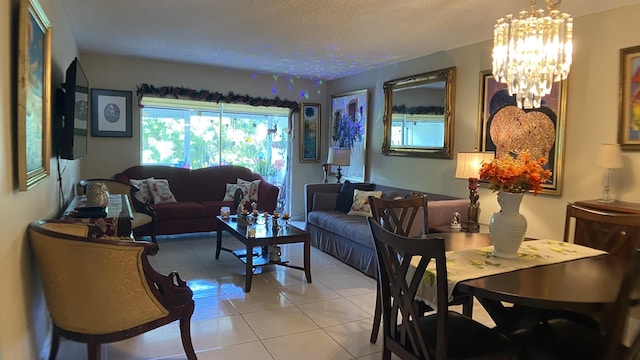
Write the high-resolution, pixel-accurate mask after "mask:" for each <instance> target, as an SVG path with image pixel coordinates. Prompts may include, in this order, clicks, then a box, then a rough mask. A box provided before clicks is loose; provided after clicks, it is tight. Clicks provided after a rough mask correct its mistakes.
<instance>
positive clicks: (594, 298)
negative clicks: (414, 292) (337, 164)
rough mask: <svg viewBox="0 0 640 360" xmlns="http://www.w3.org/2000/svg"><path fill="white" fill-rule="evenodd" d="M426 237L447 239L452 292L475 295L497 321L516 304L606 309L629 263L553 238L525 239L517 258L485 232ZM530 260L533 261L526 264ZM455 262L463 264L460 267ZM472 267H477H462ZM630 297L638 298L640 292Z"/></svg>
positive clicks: (501, 321) (503, 319)
mask: <svg viewBox="0 0 640 360" xmlns="http://www.w3.org/2000/svg"><path fill="white" fill-rule="evenodd" d="M428 237H443V238H444V239H445V244H447V245H448V246H445V248H446V249H447V254H446V255H447V273H448V279H449V280H448V281H449V284H450V286H451V287H452V288H451V289H449V291H450V295H451V296H461V295H471V296H473V297H475V298H476V299H478V301H479V302H480V303H481V304H482V306H483V307H484V308H485V310H486V311H487V312H488V313H489V315H490V316H491V318H492V320H493V321H494V322H495V323H496V325H498V326H500V325H503V324H506V323H507V322H508V320H509V319H508V318H507V317H508V311H506V309H507V307H508V306H512V305H513V306H527V307H532V308H540V309H563V310H571V311H576V312H581V313H585V314H593V313H595V312H599V311H602V310H603V309H605V308H606V307H607V306H611V305H612V304H614V303H615V301H616V297H617V293H618V289H619V287H620V284H621V282H622V278H623V277H624V272H625V269H626V260H625V259H623V258H620V257H617V256H614V255H609V254H607V253H606V252H603V251H600V250H597V249H592V248H587V247H584V246H580V245H575V244H573V243H567V242H561V241H555V240H548V239H541V240H530V241H525V242H523V244H522V245H521V247H520V250H519V256H518V259H500V258H497V257H493V256H492V255H491V250H492V246H491V240H490V237H489V234H487V233H442V234H439V233H437V234H433V233H432V234H429V236H428ZM476 255H480V256H479V257H475V256H476ZM461 259H462V260H461ZM478 259H482V260H478ZM480 261H482V263H480ZM527 261H531V263H530V264H527V265H522V264H526V262H527ZM456 262H460V265H463V266H462V267H461V268H457V269H456V265H455V263H456ZM479 267H486V268H487V271H488V274H483V271H485V270H484V269H481V270H479V272H478V270H477V268H479ZM469 268H473V269H474V270H472V271H470V272H468V271H465V270H464V269H469ZM492 268H501V269H492ZM427 271H433V270H429V268H428V269H427ZM457 271H461V274H456V272H457ZM467 272H468V273H469V274H466V273H467ZM478 274H480V275H479V276H478ZM456 277H457V278H456ZM452 278H454V280H451V279H452ZM423 283H424V284H427V283H428V282H423ZM423 287H426V285H424V286H423ZM421 290H422V289H421ZM419 293H420V291H419ZM422 296H425V297H427V299H424V298H420V300H423V301H425V300H426V301H425V302H426V303H427V304H429V305H430V306H432V307H433V306H437V304H434V303H433V301H432V300H431V299H428V298H429V296H428V295H425V294H423V295H422ZM417 297H420V296H417ZM632 297H633V299H640V293H638V294H636V293H634V294H633V296H632ZM505 303H508V304H509V305H506V306H505Z"/></svg>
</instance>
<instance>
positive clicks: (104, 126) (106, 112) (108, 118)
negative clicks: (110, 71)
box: [91, 89, 132, 137]
mask: <svg viewBox="0 0 640 360" xmlns="http://www.w3.org/2000/svg"><path fill="white" fill-rule="evenodd" d="M131 97H132V95H131V91H120V90H102V89H91V135H92V136H101V137H132V131H131Z"/></svg>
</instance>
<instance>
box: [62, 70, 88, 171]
mask: <svg viewBox="0 0 640 360" xmlns="http://www.w3.org/2000/svg"><path fill="white" fill-rule="evenodd" d="M63 90H64V94H63V95H62V98H63V104H62V105H63V110H62V124H61V125H62V126H61V129H60V138H59V142H58V153H59V155H60V157H61V158H63V159H68V160H75V159H79V158H82V157H83V156H85V155H86V154H87V135H88V130H89V114H90V113H91V112H90V111H89V81H88V80H87V76H86V75H85V74H84V71H83V70H82V66H80V62H79V61H78V58H75V59H74V60H73V62H72V63H71V65H69V67H68V68H67V73H66V78H65V83H64V84H63Z"/></svg>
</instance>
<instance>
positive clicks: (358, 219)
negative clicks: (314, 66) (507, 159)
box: [304, 183, 469, 277]
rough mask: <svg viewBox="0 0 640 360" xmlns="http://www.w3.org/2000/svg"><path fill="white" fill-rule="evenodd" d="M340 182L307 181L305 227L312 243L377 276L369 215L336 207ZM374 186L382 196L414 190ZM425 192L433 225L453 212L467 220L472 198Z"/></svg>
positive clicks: (446, 221)
mask: <svg viewBox="0 0 640 360" xmlns="http://www.w3.org/2000/svg"><path fill="white" fill-rule="evenodd" d="M341 186H342V184H335V183H334V184H306V185H305V187H304V192H305V212H306V213H305V219H306V230H307V231H309V233H310V234H311V245H312V246H314V247H315V248H317V249H319V250H322V251H324V252H326V253H328V254H330V255H332V256H333V257H335V258H336V259H338V260H340V261H342V262H344V263H345V264H348V265H350V266H353V267H354V268H356V269H358V270H360V271H361V272H363V273H365V274H367V275H369V276H372V277H377V263H378V261H377V259H376V253H375V248H374V244H373V238H372V237H371V231H370V229H369V224H368V223H367V220H366V217H364V216H358V215H348V214H347V213H345V212H343V211H340V210H335V206H336V200H337V197H338V193H339V191H340V188H341ZM375 190H381V191H382V197H383V198H394V197H396V196H405V195H407V194H409V193H411V192H415V191H412V190H406V189H399V188H394V187H390V186H384V185H376V186H375ZM425 194H426V195H427V208H428V209H427V210H428V220H429V227H430V228H431V227H433V226H442V225H448V224H450V223H451V218H452V215H453V213H454V212H459V213H460V215H461V217H462V219H461V220H462V221H466V220H467V208H468V206H469V199H461V198H457V197H453V196H448V195H440V194H431V193H425ZM417 226H418V227H419V228H420V229H416V232H415V235H420V234H421V232H422V231H421V226H422V225H421V224H419V225H417ZM431 232H433V231H431Z"/></svg>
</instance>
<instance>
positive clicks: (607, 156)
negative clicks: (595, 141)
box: [594, 144, 624, 169]
mask: <svg viewBox="0 0 640 360" xmlns="http://www.w3.org/2000/svg"><path fill="white" fill-rule="evenodd" d="M594 164H595V165H597V166H601V167H603V168H607V169H618V168H621V167H623V165H624V163H623V162H622V151H620V145H619V144H602V145H601V146H600V151H598V155H597V156H596V161H595V162H594Z"/></svg>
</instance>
